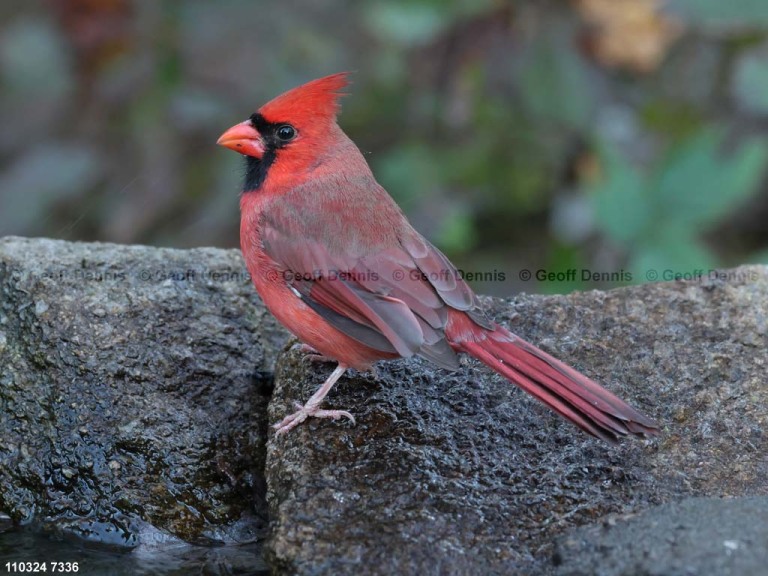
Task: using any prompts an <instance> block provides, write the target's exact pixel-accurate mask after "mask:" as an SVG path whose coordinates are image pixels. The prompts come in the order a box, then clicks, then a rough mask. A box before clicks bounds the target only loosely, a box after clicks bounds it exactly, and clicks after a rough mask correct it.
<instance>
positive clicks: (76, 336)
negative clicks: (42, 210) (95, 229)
mask: <svg viewBox="0 0 768 576" xmlns="http://www.w3.org/2000/svg"><path fill="white" fill-rule="evenodd" d="M285 338H286V334H285V332H283V330H282V329H280V328H278V327H277V326H276V325H275V321H274V320H273V318H272V316H271V315H269V314H268V313H267V312H266V310H265V308H264V307H263V305H262V304H261V302H260V301H259V299H258V297H257V296H256V295H255V293H254V290H253V288H252V286H251V284H250V280H249V279H248V278H247V275H246V274H245V271H244V266H243V263H242V260H241V258H240V256H239V253H238V251H235V250H215V249H196V250H167V249H156V248H145V247H139V246H118V245H108V244H75V243H68V242H61V241H52V240H42V239H41V240H31V239H22V238H4V239H2V240H0V513H6V514H8V515H9V516H10V517H11V518H12V519H13V520H14V521H16V522H21V523H24V522H30V521H34V522H36V523H40V524H42V525H43V526H44V527H45V529H47V530H50V531H52V532H53V533H56V534H61V535H76V536H78V537H79V538H84V539H86V540H90V541H93V542H97V543H101V544H113V545H116V546H126V547H135V546H138V545H140V544H147V545H153V546H156V545H158V544H161V543H162V542H164V541H174V540H176V539H177V538H181V539H183V540H185V541H187V542H192V543H203V544H212V543H235V542H236V543H243V542H249V541H253V540H254V539H255V538H256V537H257V536H259V535H260V534H261V533H262V532H263V529H264V526H265V523H266V520H265V518H266V511H265V505H264V492H265V485H264V478H263V468H264V458H265V447H264V440H265V432H266V426H267V424H266V421H265V416H264V415H265V410H266V403H267V401H268V399H269V394H270V388H271V376H272V374H271V370H272V367H273V364H274V359H275V357H276V354H277V350H278V349H279V346H280V345H281V342H282V341H284V340H285ZM176 541H178V540H176Z"/></svg>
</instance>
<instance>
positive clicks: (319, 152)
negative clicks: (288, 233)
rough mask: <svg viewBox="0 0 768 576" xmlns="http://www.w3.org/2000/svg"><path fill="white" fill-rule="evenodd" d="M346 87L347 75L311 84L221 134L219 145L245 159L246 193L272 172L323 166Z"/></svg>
mask: <svg viewBox="0 0 768 576" xmlns="http://www.w3.org/2000/svg"><path fill="white" fill-rule="evenodd" d="M346 85H347V73H346V72H342V73H339V74H333V75H331V76H326V77H325V78H318V79H317V80H312V81H311V82H307V83H306V84H303V85H301V86H298V87H296V88H293V89H292V90H288V91H287V92H285V93H283V94H281V95H280V96H277V97H276V98H274V99H272V100H270V101H269V102H268V103H266V104H264V105H263V106H262V107H261V108H259V109H258V110H257V111H256V112H254V113H253V114H251V117H250V118H248V120H246V121H245V122H241V123H240V124H236V125H235V126H232V128H230V129H229V130H227V131H226V132H224V134H222V135H221V137H220V138H219V140H218V142H217V144H219V145H221V146H224V147H226V148H229V149H231V150H234V151H235V152H239V153H240V154H243V155H244V156H246V159H247V172H246V181H245V191H250V190H256V189H258V188H259V187H260V186H261V185H262V184H263V182H264V181H265V179H266V177H267V173H268V172H273V171H277V172H279V173H282V174H289V173H294V174H295V173H301V172H303V171H306V170H307V169H308V167H310V166H312V165H313V164H316V163H317V162H318V160H319V159H320V158H321V157H322V156H323V154H324V153H325V152H326V151H327V148H328V146H329V144H330V142H329V136H330V135H331V134H332V128H333V127H334V126H335V123H336V115H337V114H338V112H339V97H340V96H343V94H342V93H341V92H340V90H341V89H342V88H344V87H345V86H346Z"/></svg>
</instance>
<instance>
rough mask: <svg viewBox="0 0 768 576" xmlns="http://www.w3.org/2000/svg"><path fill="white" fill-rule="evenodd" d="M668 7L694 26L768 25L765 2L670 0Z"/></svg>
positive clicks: (759, 0) (762, 0) (748, 0)
mask: <svg viewBox="0 0 768 576" xmlns="http://www.w3.org/2000/svg"><path fill="white" fill-rule="evenodd" d="M667 7H668V8H669V9H670V10H671V11H672V12H673V13H677V14H681V15H682V16H683V17H684V18H685V19H686V20H688V21H690V22H692V23H694V24H701V25H704V26H707V27H712V28H731V27H759V26H765V25H766V24H768V3H767V2H766V1H765V0H668V2H667Z"/></svg>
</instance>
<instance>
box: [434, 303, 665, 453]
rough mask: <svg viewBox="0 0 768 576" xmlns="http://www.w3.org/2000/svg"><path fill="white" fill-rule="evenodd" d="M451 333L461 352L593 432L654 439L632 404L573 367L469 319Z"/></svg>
mask: <svg viewBox="0 0 768 576" xmlns="http://www.w3.org/2000/svg"><path fill="white" fill-rule="evenodd" d="M452 320H454V321H453V322H450V323H449V329H448V330H447V333H448V335H449V338H450V340H451V342H452V344H453V346H454V348H456V349H457V350H458V351H462V352H466V353H467V354H469V355H471V356H473V357H475V358H477V359H478V360H480V361H481V362H482V363H483V364H485V365H487V366H488V367H489V368H491V369H493V370H494V371H496V372H498V373H499V374H501V375H502V376H504V377H505V378H506V379H507V380H509V381H510V382H512V383H514V384H516V385H517V386H519V387H520V388H522V389H523V390H525V391H526V392H528V393H529V394H531V395H532V396H534V397H535V398H537V399H538V400H540V401H541V402H543V403H544V404H546V405H547V406H549V407H550V408H552V409H553V410H554V411H555V412H557V413H558V414H560V415H561V416H563V417H564V418H566V419H567V420H570V421H571V422H573V423H574V424H576V425H577V426H578V427H579V428H581V429H582V430H584V431H586V432H587V433H589V434H591V435H593V436H596V437H598V438H602V439H603V440H607V441H609V442H615V441H616V440H617V439H618V438H619V437H621V436H627V435H635V436H651V435H655V434H658V426H657V425H656V423H655V422H653V421H652V420H651V419H650V418H648V417H647V416H645V415H643V414H642V413H640V412H638V411H637V410H635V409H634V408H632V407H631V406H629V405H628V404H627V403H626V402H624V401H623V400H621V399H620V398H618V397H617V396H616V395H614V394H612V393H611V392H609V391H608V390H606V389H605V388H603V387H602V386H600V385H599V384H598V383H596V382H594V381H592V380H590V379H589V378H587V377H586V376H584V375H583V374H580V373H579V372H577V371H576V370H574V369H573V368H571V367H570V366H568V365H566V364H564V363H563V362H561V361H559V360H557V359H556V358H554V357H552V356H550V355H549V354H547V353H546V352H544V351H543V350H539V349H538V348H536V347H535V346H533V345H532V344H529V343H528V342H526V341H525V340H523V339H522V338H519V337H518V336H516V335H514V334H512V333H511V332H509V331H508V330H506V329H504V328H502V327H500V326H497V327H495V330H493V331H489V330H486V329H484V328H481V327H480V326H477V325H475V324H473V323H471V320H469V319H468V318H466V317H464V318H461V319H458V318H454V319H452Z"/></svg>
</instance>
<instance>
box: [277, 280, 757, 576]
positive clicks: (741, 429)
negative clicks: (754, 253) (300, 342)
mask: <svg viewBox="0 0 768 576" xmlns="http://www.w3.org/2000/svg"><path fill="white" fill-rule="evenodd" d="M485 302H486V303H487V304H488V306H489V308H490V314H491V315H492V316H493V317H495V318H496V319H497V320H498V321H499V322H501V323H503V324H505V325H507V326H508V327H509V328H510V329H511V330H513V331H514V332H516V333H518V334H519V335H521V336H523V337H525V338H526V339H528V340H530V341H532V342H533V343H535V344H537V345H539V346H540V347H542V348H543V349H545V350H546V351H548V352H550V353H552V354H554V355H555V356H557V357H559V358H560V359H562V360H564V361H566V362H568V363H570V364H572V365H574V366H575V367H577V368H578V369H580V370H582V371H583V372H585V373H586V374H587V375H589V376H591V377H593V378H595V379H596V380H598V381H600V382H603V383H604V384H605V385H606V386H607V387H608V388H610V389H612V390H614V391H615V392H617V393H618V394H619V395H620V396H622V397H624V398H625V399H627V400H628V401H630V402H631V403H632V404H634V405H635V406H636V407H638V408H639V409H641V410H643V411H645V412H646V413H647V414H649V415H650V416H651V417H653V418H655V419H657V420H658V421H659V423H660V424H661V425H662V434H661V436H660V437H659V438H658V439H656V440H651V441H636V440H635V441H632V440H630V441H625V442H623V443H622V444H621V445H619V446H609V445H607V444H605V443H603V442H601V441H599V440H595V439H592V438H588V437H586V436H585V435H583V434H582V433H580V432H579V431H578V430H577V429H576V428H574V427H573V426H571V425H570V424H568V423H567V422H565V421H562V420H561V419H560V418H558V417H557V416H556V415H554V414H552V413H551V412H549V411H548V410H547V409H546V408H544V407H543V406H541V405H540V404H538V403H536V402H535V401H534V400H532V399H530V398H529V397H527V396H526V395H525V394H524V393H523V392H521V391H519V390H517V389H515V388H514V387H513V386H512V385H510V384H508V383H507V382H506V381H504V380H502V379H501V378H500V377H497V376H495V375H492V373H491V372H490V371H488V370H487V369H485V368H484V367H482V366H479V365H478V364H476V363H474V362H468V363H467V365H466V366H465V368H464V370H463V371H462V372H459V373H453V374H452V373H448V372H444V371H441V370H434V369H432V368H430V367H429V366H426V365H425V364H422V363H420V362H418V361H409V362H403V361H399V362H392V363H388V364H387V363H383V364H380V367H379V376H378V377H374V376H373V375H371V374H362V375H360V374H352V375H350V376H347V377H345V378H342V379H341V380H340V382H339V384H338V385H337V387H336V388H335V389H334V390H333V391H332V392H331V394H330V396H329V398H328V399H327V401H326V407H329V408H346V409H349V410H351V411H352V413H353V414H354V415H355V416H356V418H357V425H356V426H351V425H350V424H349V423H348V422H332V421H328V420H311V421H309V422H308V423H305V424H304V425H302V426H300V427H299V428H297V429H295V430H293V431H291V433H290V434H288V435H287V436H281V437H277V438H274V437H273V438H271V439H270V441H269V444H268V457H267V484H268V486H269V492H268V498H269V504H270V511H271V520H272V523H273V524H272V528H273V530H272V536H271V539H270V541H269V542H268V550H267V557H268V559H269V560H270V562H271V563H272V565H273V566H274V569H275V571H276V572H278V573H284V574H359V573H366V574H416V573H418V574H425V575H429V574H526V575H530V574H552V573H554V571H555V570H556V569H557V568H556V565H555V563H554V562H553V558H555V556H554V544H553V543H554V541H555V539H556V538H558V537H560V536H562V534H563V533H564V532H565V531H566V530H567V529H570V528H573V527H576V526H582V525H588V524H592V523H598V524H599V523H600V522H602V520H603V519H604V518H606V517H608V516H609V515H611V514H629V513H632V512H637V511H642V510H645V509H649V508H651V507H654V506H655V505H658V504H660V503H664V502H668V501H676V500H679V499H681V498H685V497H687V496H697V495H698V496H704V495H709V496H745V495H756V494H766V493H768V483H766V481H765V478H766V477H768V459H766V458H765V454H767V453H768V435H767V434H766V422H768V409H766V406H767V405H768V386H766V384H765V373H766V366H768V336H767V335H766V334H767V333H768V330H767V328H768V270H767V269H766V268H764V267H745V268H739V269H736V270H730V271H727V277H726V276H721V277H712V278H709V277H705V278H702V279H700V280H697V281H690V282H672V283H662V284H653V285H645V286H639V287H632V288H626V289H619V290H614V291H610V292H586V293H580V294H572V295H569V296H556V297H535V296H525V295H521V296H519V297H517V298H515V299H512V300H510V301H508V302H503V301H497V300H486V301H485ZM330 370H331V366H328V367H325V368H323V369H318V367H317V366H313V365H310V364H309V363H308V362H307V361H306V360H305V359H302V358H301V357H300V355H299V353H298V352H297V351H295V350H293V351H291V352H289V353H288V354H287V355H285V356H284V357H283V358H282V360H281V361H280V362H279V363H278V371H277V373H276V381H275V382H276V387H275V395H274V397H273V399H272V401H271V403H270V422H276V421H278V420H279V419H280V418H282V417H283V416H284V415H285V414H286V413H287V412H288V411H290V410H292V409H293V406H292V404H293V402H294V401H304V400H306V399H307V398H308V397H309V396H310V394H311V393H312V392H313V391H314V389H315V388H316V387H317V386H318V385H319V384H320V383H321V382H322V380H323V378H325V377H326V376H327V375H328V373H329V372H330ZM701 545H702V546H703V547H710V546H711V545H712V543H711V542H709V541H705V542H702V543H701ZM688 552H690V553H692V554H693V553H695V552H696V551H695V550H694V549H693V548H691V549H690V550H688ZM598 560H599V553H598V554H594V555H592V556H590V562H594V563H595V564H594V569H595V572H594V573H600V572H599V569H600V566H599V564H598ZM560 561H561V567H562V566H563V565H564V564H562V558H561V560H560ZM640 573H642V572H640Z"/></svg>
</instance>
